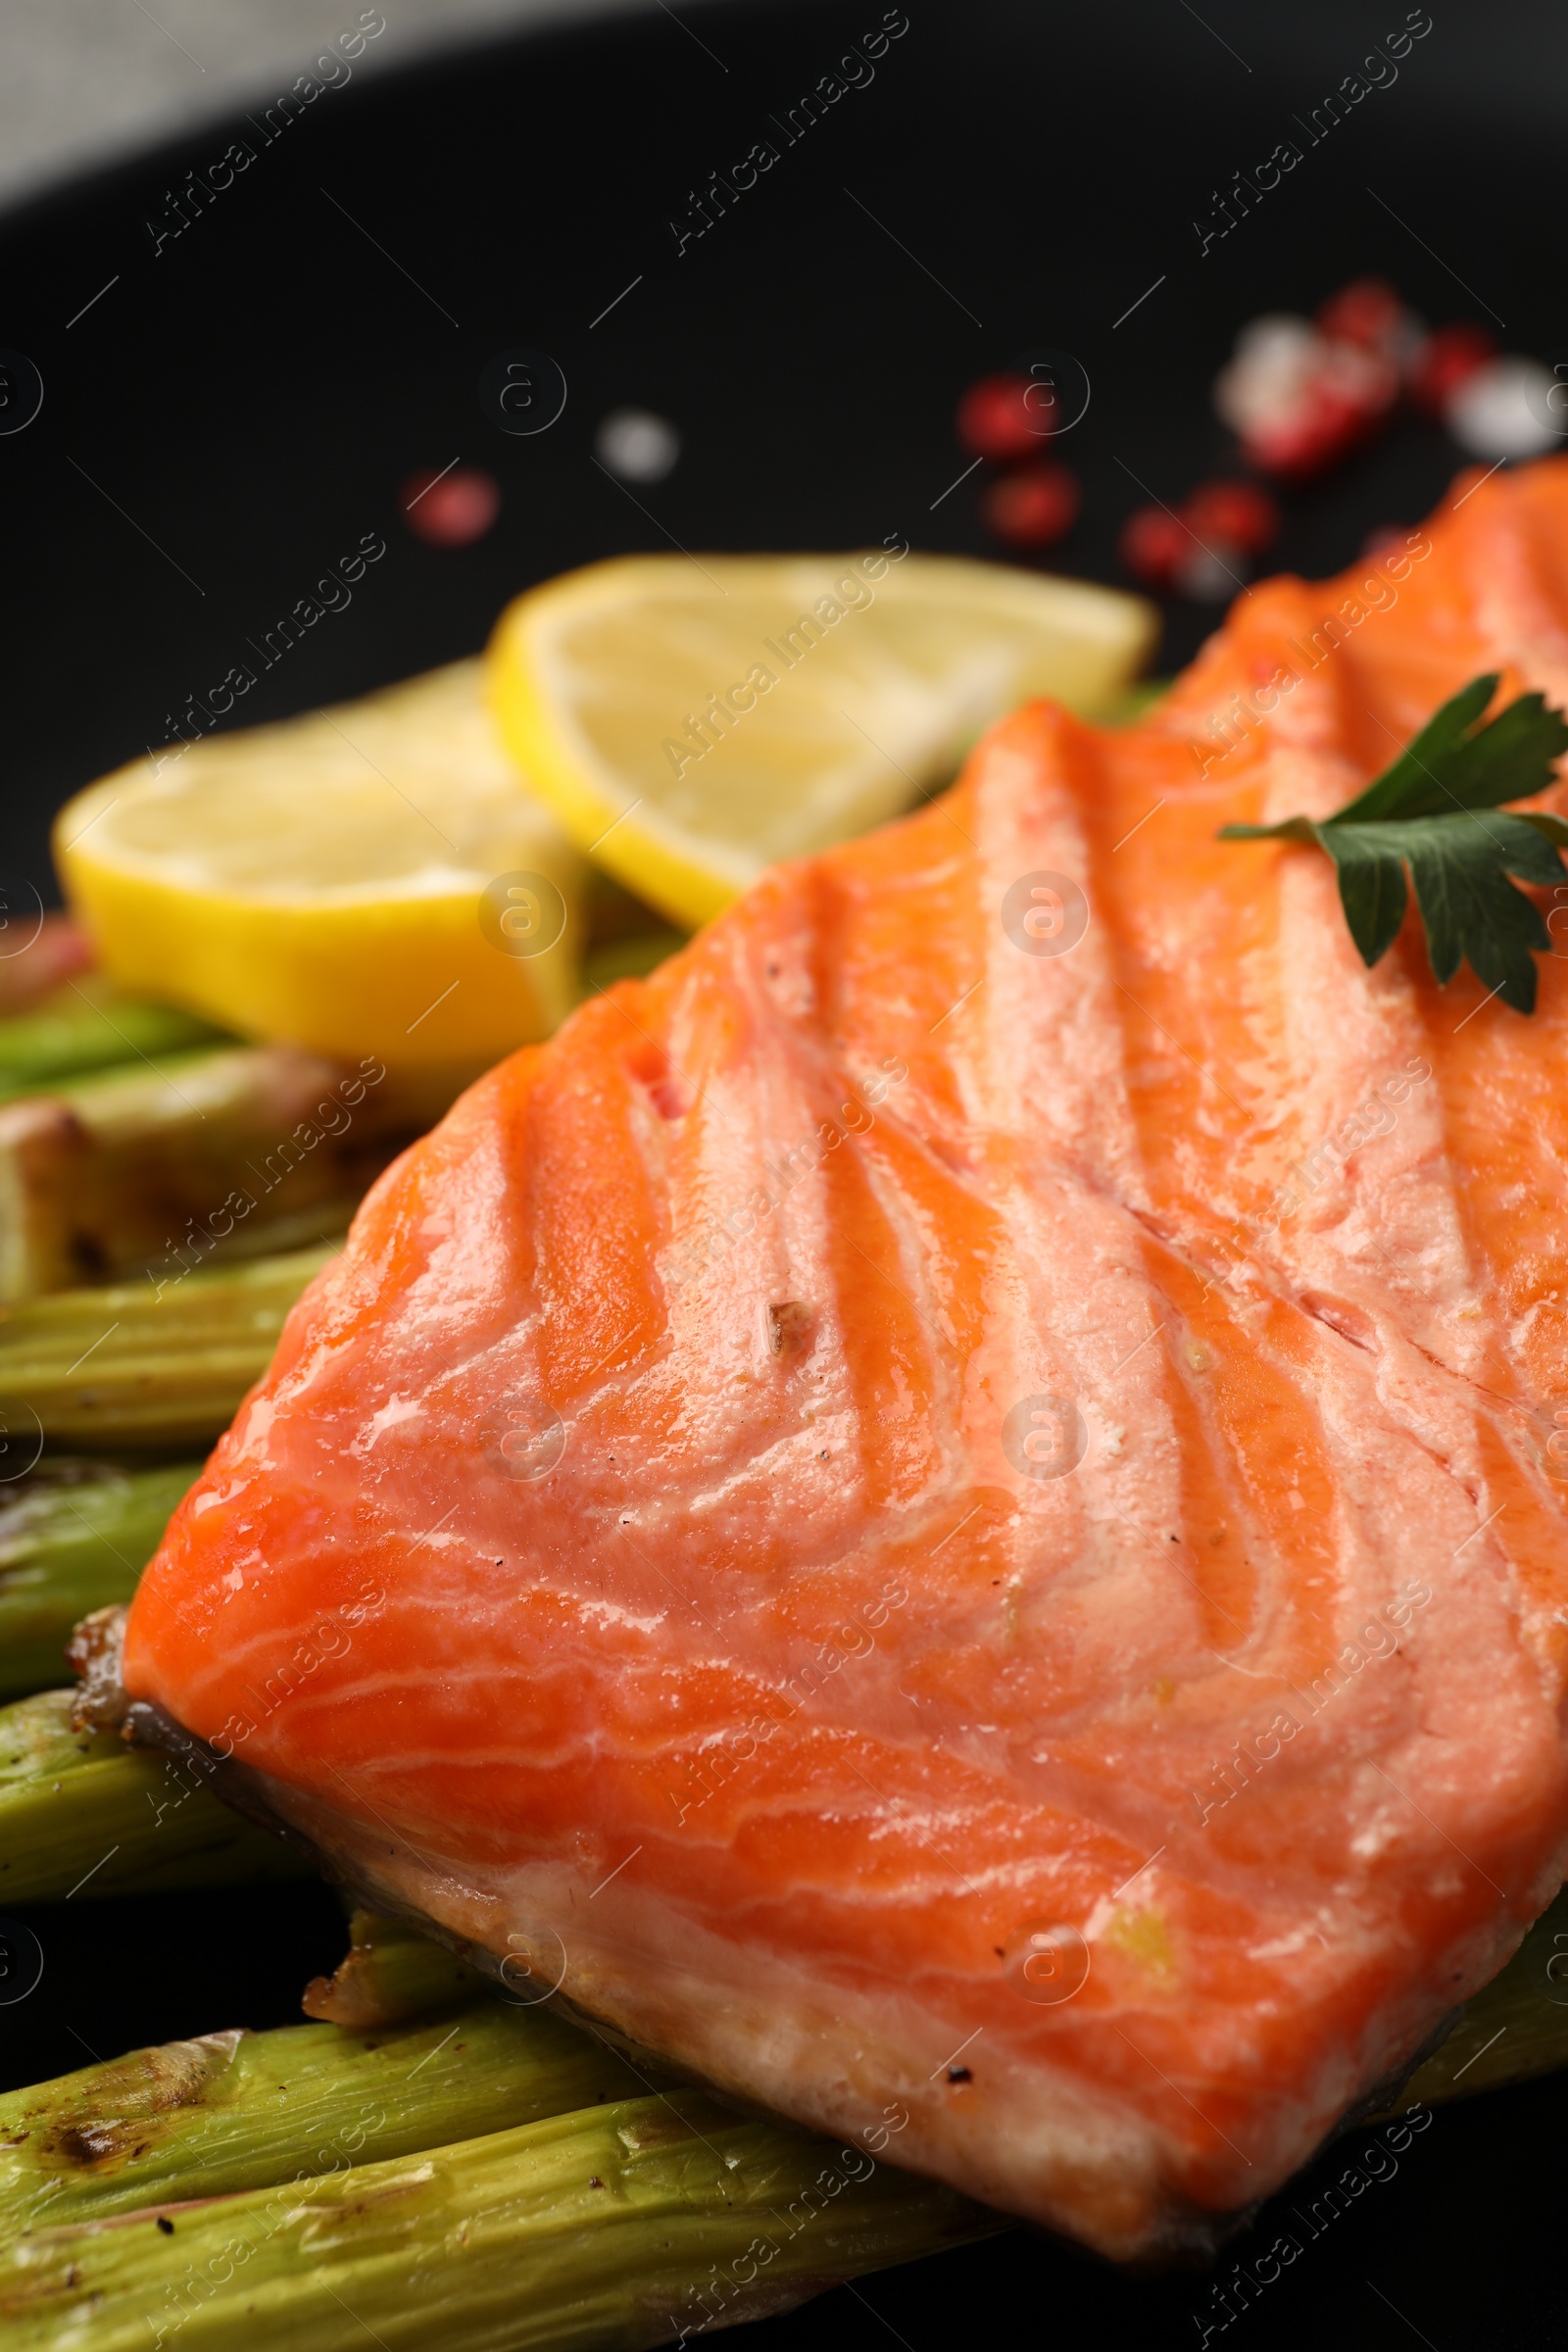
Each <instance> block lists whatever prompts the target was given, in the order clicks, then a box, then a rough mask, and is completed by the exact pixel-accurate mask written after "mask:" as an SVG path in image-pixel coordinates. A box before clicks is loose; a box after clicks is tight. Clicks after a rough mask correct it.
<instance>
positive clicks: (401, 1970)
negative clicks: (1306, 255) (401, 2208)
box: [300, 1911, 521, 2129]
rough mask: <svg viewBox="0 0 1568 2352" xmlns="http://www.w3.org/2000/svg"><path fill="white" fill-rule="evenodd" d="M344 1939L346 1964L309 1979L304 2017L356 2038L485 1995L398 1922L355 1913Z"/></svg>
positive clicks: (455, 1963) (483, 1984) (483, 1982)
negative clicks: (346, 1941)
mask: <svg viewBox="0 0 1568 2352" xmlns="http://www.w3.org/2000/svg"><path fill="white" fill-rule="evenodd" d="M349 1934H350V1938H351V1940H350V1946H349V1954H348V1958H347V1959H346V1960H344V1961H342V1962H341V1963H340V1964H339V1966H338V1967H337V1969H336V1970H335V1971H334V1973H333V1974H332V1975H331V1976H329V1977H314V1978H313V1979H312V1980H311V1982H310V1984H309V1985H306V1987H305V1998H304V2000H303V2001H302V2002H301V2003H300V2006H301V2008H302V2009H303V2010H304V2012H305V2014H306V2016H307V2017H316V2018H320V2019H321V2020H322V2021H323V2022H324V2023H327V2024H330V2025H334V2026H350V2027H352V2028H354V2029H355V2030H356V2031H357V2032H359V2033H372V2032H379V2031H380V2029H381V2028H382V2027H383V2026H401V2025H406V2024H407V2023H408V2021H409V2019H410V2018H413V2017H426V2016H428V2015H429V2014H430V2013H431V2012H432V2011H433V2010H436V2009H450V2008H451V2007H452V2005H453V2003H454V2002H455V2001H459V2002H461V2001H471V2000H474V1999H476V1998H477V1997H478V1995H479V1994H480V1993H482V1992H487V1991H488V1990H489V1980H488V1978H486V1977H484V1976H482V1975H481V1974H480V1972H479V1971H478V1969H476V1968H470V1967H469V1966H468V1964H467V1962H466V1960H459V1959H458V1958H457V1957H456V1956H455V1955H454V1954H453V1953H451V1952H449V1951H448V1950H447V1949H446V1947H445V1945H444V1944H439V1943H435V1942H433V1941H432V1940H431V1938H430V1937H429V1936H422V1935H421V1934H420V1933H419V1931H418V1929H417V1928H411V1927H409V1926H408V1925H407V1923H406V1922H405V1921H403V1920H400V1919H385V1918H382V1917H380V1916H379V1915H378V1914H377V1913H375V1912H373V1911H356V1912H355V1913H354V1916H353V1919H352V1922H351V1923H350V1929H349ZM513 2120H514V2121H516V2122H520V2121H521V2118H520V2117H516V2118H514V2119H513ZM474 2128H475V2129H477V2126H476V2127H474Z"/></svg>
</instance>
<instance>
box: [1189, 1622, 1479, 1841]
mask: <svg viewBox="0 0 1568 2352" xmlns="http://www.w3.org/2000/svg"><path fill="white" fill-rule="evenodd" d="M1431 1598H1432V1588H1431V1586H1430V1585H1424V1584H1422V1583H1421V1581H1420V1580H1419V1578H1416V1577H1407V1578H1406V1580H1405V1582H1404V1583H1403V1584H1402V1585H1401V1586H1400V1587H1399V1590H1398V1592H1397V1593H1396V1594H1395V1596H1394V1598H1393V1599H1392V1600H1386V1601H1385V1602H1384V1604H1383V1612H1382V1614H1383V1619H1384V1622H1383V1623H1382V1624H1372V1625H1364V1626H1363V1627H1362V1628H1361V1634H1360V1639H1361V1641H1362V1642H1364V1644H1365V1654H1364V1655H1363V1653H1362V1651H1361V1650H1359V1649H1358V1648H1357V1647H1356V1645H1355V1643H1354V1642H1346V1643H1345V1644H1344V1646H1343V1648H1342V1649H1341V1651H1340V1654H1339V1656H1338V1657H1337V1658H1331V1659H1330V1660H1329V1662H1328V1664H1327V1665H1326V1666H1324V1667H1323V1668H1322V1670H1321V1671H1320V1672H1319V1673H1318V1674H1317V1675H1315V1676H1314V1677H1313V1679H1312V1680H1311V1681H1310V1682H1309V1683H1308V1684H1307V1687H1306V1691H1299V1690H1298V1689H1297V1687H1296V1686H1295V1684H1294V1683H1293V1684H1290V1685H1289V1686H1287V1687H1288V1689H1289V1691H1290V1694H1291V1697H1292V1698H1293V1699H1294V1700H1295V1701H1296V1704H1297V1706H1299V1708H1300V1710H1301V1712H1300V1713H1299V1714H1298V1713H1297V1712H1296V1711H1295V1709H1294V1708H1293V1707H1291V1706H1290V1705H1289V1704H1287V1705H1285V1706H1282V1707H1281V1708H1280V1709H1279V1711H1278V1712H1277V1713H1276V1715H1275V1716H1274V1719H1273V1721H1272V1722H1271V1723H1269V1724H1267V1725H1266V1726H1265V1727H1264V1729H1263V1730H1262V1731H1259V1732H1246V1733H1244V1734H1243V1736H1242V1738H1241V1739H1240V1740H1233V1741H1232V1743H1231V1752H1230V1754H1229V1755H1228V1756H1227V1757H1226V1758H1225V1760H1224V1762H1223V1763H1222V1764H1216V1765H1214V1766H1213V1768H1212V1769H1211V1771H1210V1773H1209V1776H1208V1779H1209V1786H1210V1788H1212V1787H1213V1786H1214V1784H1215V1783H1216V1782H1217V1783H1218V1785H1219V1788H1220V1789H1222V1790H1223V1791H1224V1793H1223V1794H1222V1795H1212V1796H1209V1797H1206V1798H1205V1797H1203V1796H1201V1795H1200V1794H1199V1792H1198V1790H1197V1789H1188V1791H1187V1793H1188V1795H1189V1796H1190V1797H1191V1798H1192V1800H1193V1808H1194V1810H1195V1812H1196V1813H1197V1815H1198V1826H1199V1828H1200V1829H1205V1828H1206V1827H1207V1825H1208V1821H1209V1818H1210V1816H1211V1815H1212V1814H1215V1813H1222V1812H1223V1811H1224V1810H1225V1807H1226V1806H1227V1805H1228V1804H1229V1803H1230V1801H1231V1799H1232V1798H1233V1797H1237V1796H1240V1795H1241V1793H1242V1790H1243V1789H1247V1788H1249V1787H1250V1785H1251V1783H1252V1781H1253V1780H1255V1778H1256V1777H1257V1775H1258V1774H1259V1773H1260V1772H1262V1771H1263V1770H1264V1769H1265V1767H1266V1766H1268V1765H1270V1764H1272V1763H1273V1761H1274V1759H1275V1757H1276V1756H1278V1755H1280V1754H1282V1753H1283V1751H1284V1746H1285V1742H1286V1741H1287V1740H1294V1739H1295V1738H1296V1735H1297V1733H1298V1732H1299V1731H1300V1730H1301V1728H1302V1726H1303V1725H1304V1724H1308V1723H1310V1722H1311V1720H1312V1718H1313V1716H1314V1715H1318V1714H1321V1712H1322V1710H1323V1709H1324V1708H1325V1707H1326V1706H1327V1705H1328V1703H1329V1701H1330V1700H1331V1699H1334V1698H1337V1697H1338V1696H1339V1694H1340V1692H1341V1691H1348V1689H1349V1687H1350V1678H1351V1677H1352V1676H1353V1675H1357V1674H1360V1673H1361V1672H1362V1671H1363V1669H1364V1668H1365V1667H1367V1666H1369V1665H1370V1664H1371V1662H1372V1660H1373V1659H1374V1658H1392V1657H1393V1655H1394V1653H1395V1651H1396V1650H1397V1648H1398V1646H1399V1641H1398V1637H1399V1635H1400V1634H1401V1633H1402V1632H1403V1631H1404V1629H1405V1628H1406V1627H1407V1626H1408V1624H1409V1622H1410V1620H1411V1618H1412V1616H1413V1615H1414V1614H1415V1612H1416V1610H1417V1609H1424V1608H1425V1607H1426V1605H1427V1603H1428V1601H1429V1600H1430V1599H1431ZM1307 1691H1310V1693H1311V1696H1310V1697H1308V1695H1307Z"/></svg>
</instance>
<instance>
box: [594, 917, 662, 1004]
mask: <svg viewBox="0 0 1568 2352" xmlns="http://www.w3.org/2000/svg"><path fill="white" fill-rule="evenodd" d="M685 945H686V933H685V932H684V931H671V930H670V929H669V928H668V926H667V925H664V924H661V925H660V927H659V928H658V929H657V930H650V931H630V932H627V933H626V935H625V936H624V937H623V938H620V939H608V940H605V941H604V942H603V943H602V945H600V946H599V947H596V948H590V949H589V950H588V953H587V955H586V956H584V957H583V965H582V988H583V995H584V996H585V997H597V996H598V995H599V994H600V993H601V991H602V990H604V989H607V988H609V987H610V986H611V985H612V984H613V982H614V981H616V980H645V979H646V978H647V976H648V974H649V973H650V972H652V971H655V970H657V968H658V967H659V965H660V964H662V962H663V961H664V960H665V958H666V957H667V956H673V955H674V954H675V953H676V951H677V950H678V949H680V948H683V947H684V946H685Z"/></svg>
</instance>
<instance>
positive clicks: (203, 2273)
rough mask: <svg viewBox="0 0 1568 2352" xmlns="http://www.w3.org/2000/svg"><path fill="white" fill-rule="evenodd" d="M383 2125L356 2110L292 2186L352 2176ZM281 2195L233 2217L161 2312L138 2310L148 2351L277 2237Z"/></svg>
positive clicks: (379, 2111)
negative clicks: (229, 2229) (225, 2234)
mask: <svg viewBox="0 0 1568 2352" xmlns="http://www.w3.org/2000/svg"><path fill="white" fill-rule="evenodd" d="M386 2123H387V2114H386V2109H385V2108H384V2107H362V2108H361V2110H360V2116H359V2121H358V2122H357V2123H354V2124H346V2125H345V2126H344V2127H343V2129H342V2131H339V2132H338V2133H337V2134H336V2135H335V2136H334V2137H333V2138H331V2139H329V2140H328V2141H327V2143H326V2146H325V2147H324V2148H322V2149H321V2150H320V2151H319V2155H320V2158H321V2159H322V2161H321V2163H320V2164H319V2169H318V2170H316V2171H315V2172H312V2171H310V2170H308V2169H303V2170H301V2171H299V2172H297V2173H296V2174H295V2176H294V2180H295V2182H296V2183H297V2182H299V2181H303V2180H329V2179H330V2178H331V2176H332V2175H333V2174H334V2173H340V2172H352V2171H353V2169H354V2167H355V2166H356V2165H357V2164H364V2163H366V2162H368V2161H369V2160H368V2158H366V2157H365V2156H362V2154H361V2153H360V2151H361V2150H362V2149H363V2148H364V2146H365V2144H366V2142H367V2140H368V2139H370V2138H373V2137H374V2135H375V2134H376V2132H378V2131H385V2129H386ZM328 2155H330V2156H331V2159H332V2161H331V2163H330V2164H328V2163H326V2162H325V2159H326V2157H327V2156H328ZM286 2197H287V2188H286V2187H285V2186H279V2188H278V2190H277V2192H276V2194H275V2195H274V2196H273V2197H272V2199H271V2201H270V2203H269V2204H268V2205H266V2206H265V2207H264V2208H263V2209H262V2211H261V2212H260V2213H254V2212H253V2213H248V2214H243V2215H241V2216H239V2217H238V2218H237V2219H236V2222H235V2233H234V2235H233V2236H232V2237H231V2238H229V2239H228V2240H227V2241H226V2242H225V2243H224V2244H223V2245H221V2246H220V2248H219V2250H218V2252H217V2253H216V2254H210V2255H209V2256H208V2258H207V2261H206V2262H205V2264H204V2265H203V2266H202V2268H201V2269H200V2270H198V2269H197V2267H196V2265H195V2263H193V2262H187V2263H186V2265H185V2276H184V2277H183V2278H172V2279H171V2280H170V2281H169V2283H168V2284H167V2285H166V2287H165V2288H164V2301H163V2305H162V2308H161V2309H160V2308H158V2307H156V2306H155V2308H154V2309H153V2310H151V2311H146V2310H144V2311H143V2313H142V2317H143V2319H144V2320H145V2321H146V2322H147V2326H148V2327H149V2329H150V2330H151V2333H152V2339H153V2344H152V2352H158V2347H159V2345H160V2344H164V2343H167V2342H168V2340H169V2338H170V2337H171V2336H172V2335H177V2334H178V2333H179V2331H180V2329H181V2327H184V2325H185V2322H186V2321H187V2320H189V2319H191V2318H193V2317H194V2315H195V2314H196V2313H197V2312H198V2311H200V2310H201V2308H202V2306H203V2305H204V2304H206V2303H210V2302H211V2301H212V2299H213V2297H214V2296H215V2295H216V2294H218V2293H219V2292H220V2290H221V2288H223V2287H225V2286H227V2285H229V2284H230V2283H231V2282H232V2280H233V2278H234V2274H235V2273H236V2271H241V2270H243V2269H244V2267H245V2265H246V2263H248V2262H249V2261H250V2258H251V2256H252V2255H253V2254H257V2253H260V2251H261V2249H262V2247H263V2246H265V2245H266V2244H267V2243H268V2242H269V2240H270V2239H271V2238H273V2237H275V2236H276V2235H277V2232H278V2230H279V2229H282V2227H283V2225H284V2224H285V2222H289V2221H292V2220H293V2219H294V2216H295V2215H296V2213H297V2212H298V2210H299V2208H298V2206H297V2205H294V2204H291V2203H288V2202H286V2201H285V2200H286Z"/></svg>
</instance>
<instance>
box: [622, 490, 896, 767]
mask: <svg viewBox="0 0 1568 2352" xmlns="http://www.w3.org/2000/svg"><path fill="white" fill-rule="evenodd" d="M895 541H897V543H898V544H897V545H895V544H894V543H895ZM882 544H883V546H884V547H885V548H886V549H887V551H888V552H887V554H886V555H885V556H879V555H876V554H872V555H869V556H859V557H858V558H857V559H856V562H857V563H858V565H859V575H860V576H858V575H857V573H856V571H855V570H854V568H853V567H852V568H849V569H847V570H845V571H844V572H843V573H842V574H841V575H840V576H839V578H837V579H835V580H833V581H831V582H830V583H829V586H830V589H831V591H832V593H829V592H828V590H824V591H823V593H822V594H821V595H820V596H819V597H818V598H817V600H816V602H815V604H814V605H813V606H812V607H811V610H810V612H809V613H800V614H799V615H798V616H797V618H796V620H795V622H794V625H793V626H792V627H790V628H787V629H782V630H780V632H779V635H780V637H782V639H783V643H782V644H780V643H779V642H778V641H777V640H776V639H774V638H772V637H764V638H763V639H762V643H761V650H762V652H764V653H767V654H771V655H772V656H773V658H774V660H775V661H776V662H779V663H780V665H781V667H780V669H770V668H769V667H768V665H767V663H766V662H753V663H752V666H751V668H750V669H749V670H748V671H747V672H746V675H745V677H744V678H742V679H741V680H740V681H739V682H738V684H736V685H734V686H727V687H726V688H725V689H724V691H723V693H722V694H719V693H716V692H715V693H712V694H708V695H705V696H704V698H703V704H704V707H703V709H702V710H701V711H695V712H694V711H687V713H686V715H685V717H684V718H683V719H682V720H681V721H680V722H679V723H680V724H681V725H682V726H683V727H684V728H685V730H686V735H685V739H684V740H683V741H680V742H677V741H676V739H675V738H674V736H672V735H666V736H665V737H664V740H663V742H662V744H661V745H660V747H659V748H660V750H661V751H662V753H663V755H664V757H665V759H666V760H668V761H669V764H670V766H671V767H672V768H673V769H674V771H675V774H676V775H677V776H683V775H684V774H685V773H686V770H687V769H688V768H689V767H694V766H695V765H696V764H697V762H698V761H699V760H706V759H707V757H708V755H709V753H710V752H711V751H714V750H716V749H717V747H718V745H719V744H721V743H722V742H723V740H724V737H725V736H726V735H728V734H729V733H730V732H731V731H732V730H733V729H734V728H735V727H737V726H738V725H739V724H740V722H741V720H742V719H743V718H745V717H746V716H747V714H748V712H750V711H755V710H756V709H757V702H758V697H759V696H760V695H763V694H770V693H771V692H772V690H773V688H774V687H775V686H776V685H777V684H778V682H779V678H780V675H781V674H782V671H783V670H785V669H793V668H794V667H795V665H796V663H797V662H804V661H805V660H806V657H807V655H808V654H809V652H810V650H811V648H812V646H813V645H820V644H821V642H822V640H823V638H824V637H825V636H826V635H827V632H828V630H829V629H836V628H837V627H838V624H839V622H840V621H841V620H845V619H847V618H848V616H849V614H850V613H863V612H865V611H866V610H867V609H868V608H869V607H870V606H872V605H874V604H875V603H876V591H875V590H874V589H873V588H872V587H871V586H870V585H869V583H870V582H871V581H872V580H880V579H881V578H882V577H883V575H884V574H885V572H886V571H887V567H888V565H889V564H902V563H903V561H904V559H905V557H906V556H907V554H908V552H909V542H908V540H907V539H906V538H905V536H904V534H903V532H902V531H889V532H888V534H887V536H886V538H885V539H884V540H883V542H882ZM841 599H842V602H841V601H840V600H841Z"/></svg>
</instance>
